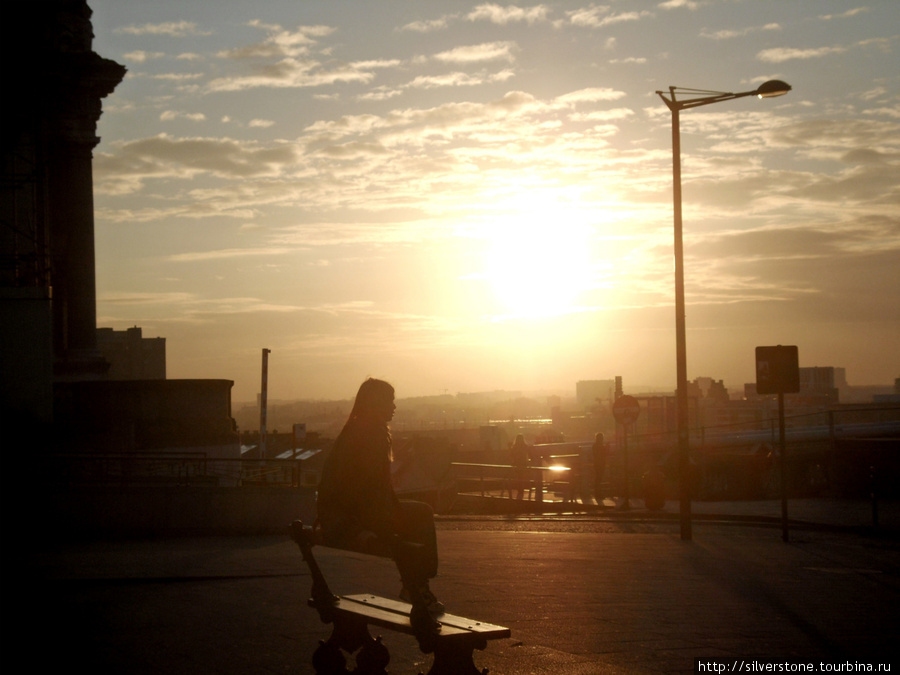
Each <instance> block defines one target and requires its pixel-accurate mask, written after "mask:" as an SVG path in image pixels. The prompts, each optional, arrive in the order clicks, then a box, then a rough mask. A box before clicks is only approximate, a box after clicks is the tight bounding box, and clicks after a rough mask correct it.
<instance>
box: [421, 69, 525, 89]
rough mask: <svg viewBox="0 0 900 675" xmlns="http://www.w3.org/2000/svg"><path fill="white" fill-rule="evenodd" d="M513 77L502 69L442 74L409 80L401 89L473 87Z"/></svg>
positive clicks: (509, 72) (510, 71) (507, 70)
mask: <svg viewBox="0 0 900 675" xmlns="http://www.w3.org/2000/svg"><path fill="white" fill-rule="evenodd" d="M512 77H515V73H514V72H513V71H512V70H509V69H504V70H501V71H498V72H496V73H487V72H485V71H481V72H479V73H462V72H453V73H444V74H442V75H420V76H418V77H416V78H415V79H413V80H410V81H409V82H407V83H406V84H405V85H403V88H405V89H435V88H437V87H473V86H477V85H481V84H487V83H491V82H506V81H507V80H509V79H511V78H512Z"/></svg>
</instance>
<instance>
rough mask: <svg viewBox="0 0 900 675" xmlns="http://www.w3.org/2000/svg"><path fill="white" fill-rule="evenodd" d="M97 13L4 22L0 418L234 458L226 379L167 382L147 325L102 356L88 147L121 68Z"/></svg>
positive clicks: (36, 13) (96, 440) (101, 443)
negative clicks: (96, 46)
mask: <svg viewBox="0 0 900 675" xmlns="http://www.w3.org/2000/svg"><path fill="white" fill-rule="evenodd" d="M91 13H92V12H91V10H90V8H89V7H88V5H87V2H86V0H43V1H41V2H31V3H20V4H18V5H17V6H16V14H15V15H13V14H12V13H11V12H10V13H8V14H7V16H6V17H5V18H4V20H3V21H2V22H0V31H2V33H0V49H2V63H3V68H4V71H3V80H2V82H3V88H4V90H3V94H4V97H3V106H0V114H2V121H0V131H2V134H0V156H2V164H0V167H2V176H0V414H2V420H0V421H2V422H6V423H9V424H10V425H15V426H18V427H23V426H24V427H28V426H31V425H34V426H35V428H36V429H39V430H42V429H50V430H51V434H49V435H48V436H46V437H41V440H40V441H39V442H37V443H36V442H35V440H34V439H33V438H32V439H29V440H30V446H29V447H35V446H36V447H39V448H40V449H41V450H45V451H57V452H66V453H68V454H69V455H74V454H76V453H78V452H79V451H83V452H84V453H139V452H156V453H159V452H192V453H194V454H195V455H198V456H200V455H202V456H203V457H217V458H225V459H228V458H232V457H238V456H239V454H240V453H239V446H238V439H237V434H236V431H235V428H234V420H233V419H232V417H231V386H232V384H233V383H232V382H231V381H230V380H167V379H165V378H166V371H165V340H164V339H162V338H158V339H156V340H144V339H143V338H142V335H141V330H140V328H137V327H135V328H134V329H129V330H127V331H124V332H120V333H118V334H117V333H116V332H115V331H112V330H111V329H108V330H104V331H100V332H99V335H100V336H101V337H100V341H101V343H102V346H103V349H104V350H105V351H107V353H108V354H110V357H111V360H107V359H106V358H104V356H103V354H102V353H101V351H100V348H98V331H97V318H96V314H97V310H96V305H97V300H96V282H95V260H94V202H93V175H92V166H91V165H92V159H93V157H92V152H93V149H94V147H96V145H97V143H98V142H99V140H100V139H99V138H98V136H97V122H98V120H99V118H100V115H101V112H102V106H101V104H102V100H103V99H104V98H105V97H106V96H108V95H109V94H110V93H112V91H113V90H114V89H115V88H116V86H117V85H118V84H119V83H120V82H121V81H122V78H123V77H124V76H125V67H124V66H122V65H120V64H118V63H116V62H115V61H111V60H109V59H105V58H103V57H101V56H100V55H98V54H96V53H95V52H94V51H93V49H92V42H93V37H94V36H93V30H92V26H91ZM72 459H73V461H74V458H72ZM81 459H83V457H82V458H81ZM71 465H72V466H74V464H71Z"/></svg>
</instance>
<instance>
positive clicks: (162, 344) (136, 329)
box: [97, 326, 166, 380]
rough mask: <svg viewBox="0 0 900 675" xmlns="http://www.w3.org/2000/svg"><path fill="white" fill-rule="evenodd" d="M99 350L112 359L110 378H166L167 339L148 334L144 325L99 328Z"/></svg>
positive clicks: (105, 357) (110, 360) (108, 358)
mask: <svg viewBox="0 0 900 675" xmlns="http://www.w3.org/2000/svg"><path fill="white" fill-rule="evenodd" d="M97 350H98V351H99V352H100V354H101V355H102V356H103V358H104V359H106V361H107V363H109V371H108V372H107V374H106V376H107V378H108V379H110V380H164V379H166V339H165V338H162V337H155V338H145V337H144V336H143V330H141V328H140V326H133V327H132V328H127V329H125V330H113V329H112V328H98V329H97Z"/></svg>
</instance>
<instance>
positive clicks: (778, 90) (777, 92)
mask: <svg viewBox="0 0 900 675" xmlns="http://www.w3.org/2000/svg"><path fill="white" fill-rule="evenodd" d="M790 90H791V85H789V84H788V83H787V82H782V81H781V80H769V81H768V82H763V83H762V84H761V85H760V86H759V89H757V90H756V95H757V96H758V97H759V98H775V97H776V96H784V95H785V94H786V93H788V92H789V91H790Z"/></svg>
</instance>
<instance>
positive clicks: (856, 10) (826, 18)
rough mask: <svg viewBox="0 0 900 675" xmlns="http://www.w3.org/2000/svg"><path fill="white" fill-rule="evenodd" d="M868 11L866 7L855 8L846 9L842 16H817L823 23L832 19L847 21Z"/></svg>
mask: <svg viewBox="0 0 900 675" xmlns="http://www.w3.org/2000/svg"><path fill="white" fill-rule="evenodd" d="M868 11H869V8H868V7H856V8H854V9H848V10H847V11H846V12H843V13H842V14H821V15H819V18H820V19H822V20H823V21H831V20H832V19H848V18H850V17H852V16H857V15H858V14H863V13H865V12H868Z"/></svg>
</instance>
